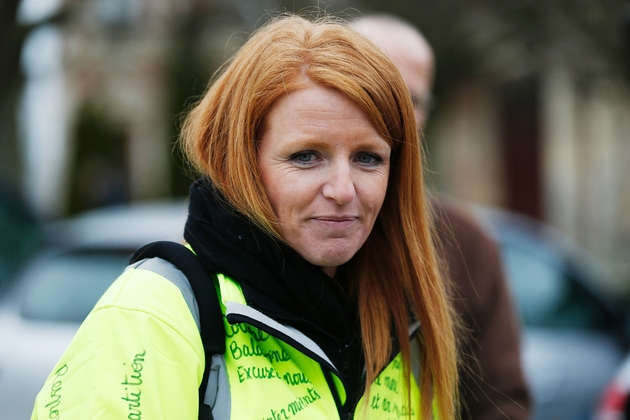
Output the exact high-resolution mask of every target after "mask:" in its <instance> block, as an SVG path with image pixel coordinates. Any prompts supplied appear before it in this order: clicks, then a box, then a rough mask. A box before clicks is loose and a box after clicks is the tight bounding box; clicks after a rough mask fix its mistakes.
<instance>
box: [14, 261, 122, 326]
mask: <svg viewBox="0 0 630 420" xmlns="http://www.w3.org/2000/svg"><path fill="white" fill-rule="evenodd" d="M128 257H129V254H128V253H124V252H103V251H100V252H96V251H91V252H74V253H66V254H59V255H56V256H54V257H53V256H50V257H47V258H42V259H40V260H38V261H36V262H35V263H33V264H32V265H31V266H30V267H29V268H28V269H27V271H26V273H25V274H24V275H25V276H26V278H23V279H22V281H23V282H24V284H26V286H27V287H26V290H25V293H24V295H23V296H24V298H23V301H22V307H21V312H22V315H23V316H24V317H26V318H30V319H38V320H49V321H71V322H81V321H83V319H84V318H85V317H86V316H87V314H88V313H89V312H90V311H91V310H92V308H93V307H94V304H95V303H96V302H97V301H98V299H99V298H100V297H101V295H102V294H103V293H104V292H105V290H106V289H107V288H108V287H109V285H110V284H111V283H112V282H113V281H114V280H115V279H116V278H117V277H118V276H119V275H120V274H121V273H122V271H123V269H124V267H125V265H126V263H127V258H128Z"/></svg>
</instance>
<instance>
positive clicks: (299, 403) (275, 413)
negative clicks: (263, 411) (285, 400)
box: [263, 387, 322, 420]
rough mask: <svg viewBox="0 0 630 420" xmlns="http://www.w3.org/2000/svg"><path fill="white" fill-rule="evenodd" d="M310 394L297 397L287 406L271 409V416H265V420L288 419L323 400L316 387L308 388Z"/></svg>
mask: <svg viewBox="0 0 630 420" xmlns="http://www.w3.org/2000/svg"><path fill="white" fill-rule="evenodd" d="M307 391H308V394H306V395H303V396H301V397H298V398H296V399H295V400H293V401H291V402H290V403H289V404H287V406H286V408H280V409H276V410H273V409H272V410H270V412H269V414H270V416H265V417H263V420H287V419H290V418H291V416H295V415H296V414H298V413H299V412H300V411H302V410H304V409H306V408H307V407H308V406H309V405H311V404H312V403H314V402H315V401H317V400H321V399H322V397H321V395H319V393H318V392H317V391H316V390H315V388H311V387H309V388H307Z"/></svg>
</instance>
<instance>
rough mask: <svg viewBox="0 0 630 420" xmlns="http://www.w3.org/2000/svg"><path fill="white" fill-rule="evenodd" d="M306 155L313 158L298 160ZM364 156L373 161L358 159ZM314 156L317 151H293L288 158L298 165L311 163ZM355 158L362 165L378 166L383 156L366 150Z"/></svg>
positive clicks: (315, 156)
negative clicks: (367, 161)
mask: <svg viewBox="0 0 630 420" xmlns="http://www.w3.org/2000/svg"><path fill="white" fill-rule="evenodd" d="M307 155H308V156H312V157H313V158H315V159H309V160H300V159H299V158H300V157H301V156H307ZM365 156H367V157H370V158H372V159H374V161H373V162H370V163H364V162H360V161H359V159H360V158H362V157H365ZM316 158H317V153H316V152H311V151H302V152H298V153H294V154H293V155H291V156H290V157H289V160H291V161H293V162H296V163H297V164H299V165H308V164H311V163H312V162H313V161H314V160H316ZM355 160H357V161H359V163H361V164H362V165H366V166H369V167H372V166H378V165H380V164H381V163H382V162H383V158H382V157H380V156H379V155H377V154H374V153H367V152H362V153H359V154H358V155H357V157H356V158H355Z"/></svg>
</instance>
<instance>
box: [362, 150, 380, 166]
mask: <svg viewBox="0 0 630 420" xmlns="http://www.w3.org/2000/svg"><path fill="white" fill-rule="evenodd" d="M357 161H358V162H359V163H362V164H364V165H375V164H377V163H380V162H382V161H383V159H381V158H380V157H379V156H377V155H374V154H371V153H362V154H360V155H359V156H357Z"/></svg>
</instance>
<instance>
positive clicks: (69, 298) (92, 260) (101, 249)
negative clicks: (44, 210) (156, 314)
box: [0, 201, 186, 420]
mask: <svg viewBox="0 0 630 420" xmlns="http://www.w3.org/2000/svg"><path fill="white" fill-rule="evenodd" d="M185 219H186V206H185V205H184V203H183V202H180V201H177V202H160V203H151V204H142V205H131V206H117V207H112V208H108V209H100V210H95V211H92V212H89V213H86V214H83V215H82V216H79V217H76V218H72V219H69V220H64V221H60V222H56V223H52V224H50V225H48V226H46V227H45V232H46V233H47V236H48V238H49V241H48V243H49V245H48V246H47V247H46V249H45V250H43V251H42V252H40V253H38V254H36V255H35V256H33V257H32V258H31V260H30V261H29V262H28V263H27V264H26V265H25V266H24V268H23V269H22V270H21V271H20V272H19V273H18V275H17V276H15V277H14V278H13V279H12V280H11V281H10V283H9V284H6V285H4V288H5V289H6V290H5V291H4V293H0V295H1V296H2V297H1V298H0V337H2V339H0V420H22V419H23V420H27V419H29V418H30V414H31V410H32V407H33V403H34V400H35V396H36V395H37V393H38V392H39V390H40V388H41V387H42V385H43V384H44V381H45V379H46V377H47V376H48V374H49V373H50V372H51V370H52V369H53V367H54V365H55V363H56V362H57V360H58V359H59V358H60V357H61V355H62V353H63V351H64V350H65V348H66V347H67V345H68V344H69V342H70V340H71V339H72V337H73V336H74V334H75V333H76V331H77V328H78V326H79V324H80V323H81V321H83V319H84V318H85V317H86V316H87V314H88V313H89V312H90V310H91V309H92V307H93V306H94V304H95V303H96V301H97V300H98V299H99V297H100V296H101V295H102V294H103V292H104V291H105V290H106V289H107V287H109V285H110V284H111V283H112V282H113V281H114V280H115V279H116V278H117V277H118V275H119V274H120V273H122V271H123V269H124V267H125V266H126V264H127V260H128V258H129V256H130V255H131V253H132V252H133V251H134V250H135V249H137V248H138V247H139V246H141V245H143V244H145V243H147V242H152V241H155V240H161V239H167V240H175V241H179V240H181V238H182V234H183V228H184V222H185Z"/></svg>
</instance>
